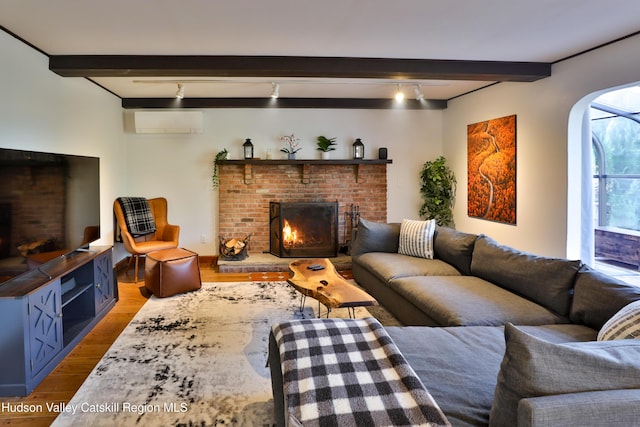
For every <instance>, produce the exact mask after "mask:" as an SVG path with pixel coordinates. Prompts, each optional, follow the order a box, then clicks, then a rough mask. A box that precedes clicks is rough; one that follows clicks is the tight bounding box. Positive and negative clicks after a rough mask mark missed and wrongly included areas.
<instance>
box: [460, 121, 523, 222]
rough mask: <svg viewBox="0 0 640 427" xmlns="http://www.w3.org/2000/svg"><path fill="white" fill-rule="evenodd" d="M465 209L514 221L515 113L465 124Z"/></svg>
mask: <svg viewBox="0 0 640 427" xmlns="http://www.w3.org/2000/svg"><path fill="white" fill-rule="evenodd" d="M467 194H468V196H467V213H468V215H469V216H470V217H474V218H482V219H486V220H489V221H497V222H503V223H506V224H515V223H516V116H515V115H512V116H507V117H501V118H499V119H491V120H487V121H484V122H479V123H474V124H472V125H468V126H467Z"/></svg>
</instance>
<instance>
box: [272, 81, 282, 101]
mask: <svg viewBox="0 0 640 427" xmlns="http://www.w3.org/2000/svg"><path fill="white" fill-rule="evenodd" d="M279 96H280V85H279V84H277V83H271V97H272V98H277V97H279Z"/></svg>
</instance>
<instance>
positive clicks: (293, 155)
mask: <svg viewBox="0 0 640 427" xmlns="http://www.w3.org/2000/svg"><path fill="white" fill-rule="evenodd" d="M287 159H289V160H295V159H296V153H287Z"/></svg>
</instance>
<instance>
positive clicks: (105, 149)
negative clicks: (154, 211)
mask: <svg viewBox="0 0 640 427" xmlns="http://www.w3.org/2000/svg"><path fill="white" fill-rule="evenodd" d="M0 52H2V64H1V65H0V93H1V94H2V96H1V97H0V147H3V148H15V149H23V150H33V151H44V152H51V153H63V154H76V155H84V156H94V157H100V181H101V192H100V193H101V194H100V223H101V224H100V226H101V230H102V237H101V239H100V241H99V242H97V243H98V244H109V245H110V244H112V242H113V205H112V204H113V200H114V198H115V197H117V194H119V193H120V192H121V191H122V188H124V183H125V181H124V179H125V167H124V166H125V165H124V163H123V162H122V161H121V159H122V158H123V157H124V152H123V132H122V119H121V108H120V100H119V99H118V98H116V97H115V96H113V95H111V94H109V93H107V92H105V91H104V90H102V89H100V88H99V87H97V86H96V85H95V84H93V83H90V82H89V81H87V80H85V79H82V78H62V77H59V76H58V75H56V74H54V73H52V72H51V71H49V62H48V59H47V57H46V56H44V55H42V54H40V53H38V52H37V51H35V50H33V49H32V48H30V47H28V46H26V45H25V44H23V43H22V42H20V41H18V40H16V39H14V38H13V37H11V36H9V35H7V34H6V33H4V32H1V31H0ZM43 208H44V209H46V207H43Z"/></svg>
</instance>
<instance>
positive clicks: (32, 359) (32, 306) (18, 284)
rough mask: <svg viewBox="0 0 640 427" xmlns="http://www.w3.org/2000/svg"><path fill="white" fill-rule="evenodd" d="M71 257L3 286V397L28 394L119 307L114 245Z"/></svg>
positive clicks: (0, 310) (0, 293)
mask: <svg viewBox="0 0 640 427" xmlns="http://www.w3.org/2000/svg"><path fill="white" fill-rule="evenodd" d="M69 255H70V254H66V255H58V256H57V257H54V258H52V259H50V260H49V261H48V262H46V263H43V264H41V265H39V266H38V267H37V268H36V269H34V270H32V271H31V272H30V273H27V274H23V275H21V276H18V277H16V278H15V279H13V280H11V281H9V282H6V283H5V284H4V285H2V286H0V324H2V325H4V326H3V327H2V328H1V329H0V342H1V343H2V346H0V360H2V369H1V370H0V396H3V397H6V396H27V395H28V394H30V393H31V392H32V391H33V389H34V388H35V387H36V386H37V385H38V384H39V383H40V382H41V381H42V380H43V379H44V378H45V377H46V376H47V375H48V374H49V373H50V372H51V371H52V370H53V369H54V368H55V367H56V366H57V365H58V363H59V362H60V361H61V360H62V359H64V357H65V356H66V355H67V354H68V353H69V352H70V351H71V350H72V349H73V348H74V347H75V346H76V344H78V342H79V341H80V340H81V339H82V338H83V337H84V336H85V335H86V334H87V333H88V332H89V331H91V329H93V327H94V326H95V325H96V324H97V323H98V322H99V321H100V320H101V319H102V318H103V317H104V316H105V315H106V314H107V313H108V312H109V310H111V308H112V307H113V306H114V305H115V303H116V295H117V281H116V279H115V273H114V270H113V260H112V248H111V246H101V247H93V248H92V250H90V251H87V252H84V251H83V252H74V253H73V255H71V256H69ZM43 274H44V275H43Z"/></svg>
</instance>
